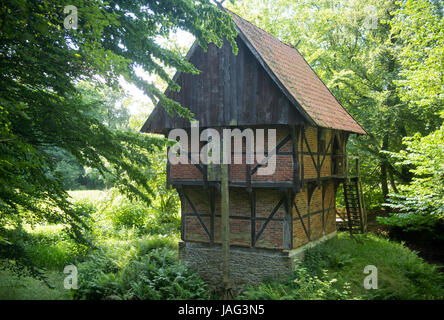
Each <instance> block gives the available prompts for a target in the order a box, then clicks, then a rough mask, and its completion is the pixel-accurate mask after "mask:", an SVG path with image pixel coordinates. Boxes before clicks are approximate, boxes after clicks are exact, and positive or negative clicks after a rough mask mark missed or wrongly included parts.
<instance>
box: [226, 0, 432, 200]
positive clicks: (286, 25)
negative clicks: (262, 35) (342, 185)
mask: <svg viewBox="0 0 444 320" xmlns="http://www.w3.org/2000/svg"><path fill="white" fill-rule="evenodd" d="M231 8H232V9H233V10H234V11H235V12H238V13H240V14H241V15H242V16H243V17H245V18H247V19H249V20H250V21H252V22H253V23H255V24H256V25H258V26H260V27H262V28H264V29H265V30H266V31H268V32H270V33H271V34H273V35H275V36H276V37H278V38H279V39H281V40H283V41H284V42H287V43H290V44H293V45H297V49H298V50H299V51H300V52H301V53H302V54H303V56H304V57H305V58H306V60H307V61H308V62H309V63H310V65H311V66H312V67H313V69H314V70H315V71H316V72H317V73H318V75H319V76H320V78H321V79H322V80H323V81H324V82H325V84H326V85H327V87H328V88H329V89H330V90H331V91H332V93H333V94H334V95H335V96H336V97H337V98H338V100H339V102H340V103H341V104H342V105H343V106H344V107H345V108H346V109H347V110H348V111H349V112H350V113H351V114H352V115H353V116H354V117H355V118H356V119H357V120H358V121H359V123H361V124H362V126H363V127H364V128H365V129H366V131H367V132H368V133H369V135H368V136H364V137H352V138H351V140H350V143H349V144H348V147H349V149H350V150H349V151H350V153H352V154H359V155H360V156H361V166H362V168H361V174H362V178H363V182H364V189H365V190H364V195H365V196H366V203H367V204H368V203H369V202H370V201H371V202H372V204H374V205H378V206H379V205H381V203H382V202H383V200H384V199H386V198H387V196H388V194H389V192H390V187H391V189H392V191H396V190H397V184H399V183H408V181H410V179H411V173H410V171H409V169H410V168H409V166H406V165H401V166H400V167H397V166H395V165H394V161H393V159H391V158H390V157H388V156H387V154H386V153H384V152H383V151H387V150H388V151H393V152H395V151H399V150H400V149H401V148H403V145H402V143H401V142H402V138H403V137H405V136H408V135H413V134H415V133H416V132H422V133H425V134H427V133H429V132H430V130H433V129H436V128H437V117H436V116H435V115H433V114H430V113H415V112H414V111H413V110H412V109H410V108H408V106H407V102H405V101H403V100H401V99H400V97H399V92H398V86H397V82H396V81H397V80H398V79H399V78H400V71H401V68H402V65H401V64H400V63H399V60H398V59H399V58H398V50H400V47H401V45H402V44H401V43H400V44H399V45H398V43H397V42H398V41H399V40H397V39H396V38H394V37H392V30H391V25H390V21H391V20H392V19H393V16H392V14H391V13H392V12H394V11H395V10H396V9H397V8H398V6H397V5H396V3H395V1H391V0H384V1H371V0H354V1H352V0H349V1H329V0H321V1H319V0H316V1H315V0H303V1H290V0H278V1H271V0H255V1H248V2H236V3H235V4H234V5H232V6H231ZM430 123H433V124H434V125H435V127H434V128H433V129H432V127H431V126H430V125H428V124H430ZM375 190H378V192H377V193H375ZM369 195H370V196H371V198H369V197H368V196H369ZM375 198H377V200H376V201H374V199H375Z"/></svg>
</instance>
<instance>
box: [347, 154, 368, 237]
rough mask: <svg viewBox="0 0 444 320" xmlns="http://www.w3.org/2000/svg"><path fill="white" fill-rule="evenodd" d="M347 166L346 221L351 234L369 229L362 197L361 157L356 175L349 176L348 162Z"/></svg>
mask: <svg viewBox="0 0 444 320" xmlns="http://www.w3.org/2000/svg"><path fill="white" fill-rule="evenodd" d="M346 168H347V169H346V171H347V173H346V178H345V180H344V182H343V185H344V202H345V208H346V211H347V217H346V219H345V221H344V222H346V223H347V226H348V229H349V231H350V234H353V233H365V232H366V231H367V216H366V213H365V210H364V203H363V197H362V186H361V177H360V170H359V158H356V176H354V177H349V176H348V163H347V164H346Z"/></svg>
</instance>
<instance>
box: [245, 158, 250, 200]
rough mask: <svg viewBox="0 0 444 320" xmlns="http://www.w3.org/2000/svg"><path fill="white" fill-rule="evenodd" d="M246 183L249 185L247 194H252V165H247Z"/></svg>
mask: <svg viewBox="0 0 444 320" xmlns="http://www.w3.org/2000/svg"><path fill="white" fill-rule="evenodd" d="M245 171H246V172H245V182H246V185H247V192H248V193H250V192H251V164H246V165H245Z"/></svg>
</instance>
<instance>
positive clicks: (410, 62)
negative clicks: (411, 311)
mask: <svg viewBox="0 0 444 320" xmlns="http://www.w3.org/2000/svg"><path fill="white" fill-rule="evenodd" d="M391 26H392V32H393V36H394V37H396V39H397V41H398V42H399V46H400V49H399V50H398V53H399V61H400V64H401V66H402V72H401V74H400V78H399V80H397V81H396V83H397V85H398V86H399V87H398V90H399V96H400V98H401V100H403V101H405V102H406V103H407V104H408V108H409V109H410V110H412V112H414V113H415V114H420V115H429V116H423V118H424V119H427V118H428V119H438V121H439V122H442V117H444V109H443V106H444V64H443V61H444V19H443V2H442V1H429V0H418V1H410V0H408V1H404V2H402V3H400V7H399V8H398V9H397V10H396V11H395V12H394V19H392V21H391ZM430 115H433V116H435V117H432V116H430ZM437 115H441V118H438V117H437ZM427 125H428V126H429V127H430V128H432V129H433V128H434V127H435V126H436V124H434V123H433V122H429V123H427ZM403 143H404V144H405V145H406V149H405V150H402V151H400V152H399V153H391V156H392V157H393V158H394V159H396V160H397V161H398V162H399V163H400V164H401V165H405V166H409V167H410V168H411V173H412V174H413V179H412V181H411V182H410V183H409V184H406V185H403V186H400V188H399V191H397V192H395V193H393V194H391V195H390V197H389V199H388V200H389V201H388V204H387V206H389V207H390V208H392V209H394V212H393V213H392V214H391V216H390V217H388V218H382V219H380V221H381V222H383V223H386V224H388V225H392V226H398V227H401V228H402V229H404V230H431V231H433V229H434V228H435V227H436V226H437V225H439V223H441V224H443V222H444V209H443V208H444V200H443V199H444V188H443V186H444V180H443V179H444V127H442V126H441V128H440V129H438V130H436V131H434V132H432V133H430V134H429V135H427V136H421V135H420V134H419V133H417V134H415V135H414V136H413V137H406V138H404V141H403ZM435 236H436V235H435Z"/></svg>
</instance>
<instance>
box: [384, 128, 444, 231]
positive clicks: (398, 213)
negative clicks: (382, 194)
mask: <svg viewBox="0 0 444 320" xmlns="http://www.w3.org/2000/svg"><path fill="white" fill-rule="evenodd" d="M403 143H404V144H405V145H406V150H401V151H400V152H399V153H391V156H392V157H394V158H396V159H398V160H399V163H398V164H402V165H406V166H410V167H411V168H412V169H411V170H410V171H411V173H413V175H414V176H413V179H412V181H411V182H410V183H409V184H408V185H401V186H400V187H399V193H397V194H391V195H390V198H389V202H388V203H387V204H385V205H386V206H388V207H390V208H392V209H394V212H393V213H392V214H391V216H390V217H387V218H379V219H378V221H379V222H381V223H385V224H387V225H390V226H397V227H401V228H403V229H405V230H406V231H416V230H429V231H433V228H434V226H435V225H436V224H438V223H443V222H444V126H443V127H441V128H440V129H439V130H437V131H435V132H432V133H431V134H429V135H428V136H425V137H422V136H421V135H420V134H416V135H415V136H413V137H405V138H404V139H403Z"/></svg>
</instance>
